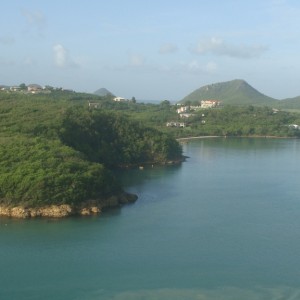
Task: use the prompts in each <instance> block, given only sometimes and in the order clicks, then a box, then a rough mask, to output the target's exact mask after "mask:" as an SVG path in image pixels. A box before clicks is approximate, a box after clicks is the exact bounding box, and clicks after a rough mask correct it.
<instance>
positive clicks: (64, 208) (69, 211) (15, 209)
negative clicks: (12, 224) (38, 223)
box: [0, 192, 138, 219]
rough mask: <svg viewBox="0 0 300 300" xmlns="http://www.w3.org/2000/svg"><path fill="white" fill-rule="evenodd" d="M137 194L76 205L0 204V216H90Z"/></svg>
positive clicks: (120, 195)
mask: <svg viewBox="0 0 300 300" xmlns="http://www.w3.org/2000/svg"><path fill="white" fill-rule="evenodd" d="M137 198H138V197H137V195H135V194H130V193H125V192H124V193H121V194H118V195H114V196H110V197H108V198H106V199H100V200H89V201H84V202H82V203H80V204H78V205H71V204H60V205H46V206H41V207H28V206H22V205H18V206H10V205H0V217H1V216H4V217H10V218H19V219H28V218H38V217H45V218H65V217H69V216H78V215H79V216H80V215H81V216H90V215H97V214H100V213H101V212H103V210H104V209H107V208H113V207H118V206H121V205H124V204H129V203H134V202H135V201H136V200H137Z"/></svg>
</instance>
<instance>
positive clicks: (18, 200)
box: [0, 93, 181, 206]
mask: <svg viewBox="0 0 300 300" xmlns="http://www.w3.org/2000/svg"><path fill="white" fill-rule="evenodd" d="M90 99H92V100H95V99H98V100H99V99H101V100H102V101H105V99H102V98H99V97H98V98H91V97H90V96H88V95H84V94H83V95H80V94H74V93H60V94H54V95H20V94H15V93H11V94H4V93H0V202H1V204H2V205H4V204H5V205H12V206H14V205H17V204H18V205H19V204H22V205H24V206H43V205H48V204H71V205H76V204H78V203H80V202H83V201H87V200H90V199H98V200H99V201H101V200H103V199H105V198H107V197H109V196H112V195H116V194H119V193H122V187H121V186H120V184H119V183H118V182H117V181H116V179H115V177H114V175H113V172H112V169H113V168H114V167H120V166H131V165H135V164H144V163H166V162H168V161H170V160H172V161H175V160H180V159H181V148H180V146H179V144H178V143H177V142H176V141H175V140H174V139H173V138H170V136H168V135H166V134H163V133H161V132H159V131H157V130H155V129H151V128H147V127H145V126H143V125H141V123H139V122H137V121H133V120H130V118H129V117H127V116H125V115H123V114H121V113H115V112H112V111H104V110H94V109H90V108H89V106H88V100H90Z"/></svg>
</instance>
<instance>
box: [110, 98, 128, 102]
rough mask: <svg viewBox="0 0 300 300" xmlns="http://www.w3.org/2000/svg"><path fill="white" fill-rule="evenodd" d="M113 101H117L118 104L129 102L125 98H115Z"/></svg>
mask: <svg viewBox="0 0 300 300" xmlns="http://www.w3.org/2000/svg"><path fill="white" fill-rule="evenodd" d="M113 100H114V101H116V102H125V101H127V100H126V99H125V98H123V97H115V98H113Z"/></svg>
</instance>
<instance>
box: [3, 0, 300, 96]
mask: <svg viewBox="0 0 300 300" xmlns="http://www.w3.org/2000/svg"><path fill="white" fill-rule="evenodd" d="M2 2H3V3H1V17H0V28H1V30H0V84H3V85H19V84H21V83H25V84H32V83H36V84H40V85H42V86H44V85H50V86H54V87H63V88H65V89H73V90H75V91H77V92H88V93H92V92H94V91H96V90H97V89H99V88H106V89H108V90H109V91H111V92H112V93H114V94H115V95H117V96H121V97H125V98H129V99H130V98H132V97H135V98H136V99H141V100H170V101H178V100H181V99H182V98H184V97H185V96H186V95H188V94H189V93H191V92H192V91H194V90H195V89H198V88H200V87H201V86H204V85H207V84H211V83H216V82H224V81H229V80H233V79H243V80H246V81H247V82H248V83H249V84H250V85H252V86H253V87H254V88H256V89H257V90H258V91H260V92H262V93H264V94H266V95H268V96H270V97H274V98H276V99H284V98H290V97H296V96H299V95H300V2H299V1H298V0H252V1H246V0H226V1H224V0H209V1H207V0H183V1H181V0H172V1H171V0H151V1H150V0H149V1H148V0H144V1H141V0H109V1H107V0H85V1H83V0H43V1H41V0H9V1H2Z"/></svg>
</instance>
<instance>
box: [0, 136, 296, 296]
mask: <svg viewBox="0 0 300 300" xmlns="http://www.w3.org/2000/svg"><path fill="white" fill-rule="evenodd" d="M183 150H184V155H186V156H187V159H186V161H185V162H183V163H182V164H180V165H168V166H153V167H151V166H150V167H149V168H144V169H142V170H140V169H132V170H128V171H126V172H120V173H118V174H117V176H118V177H119V178H120V180H122V182H123V184H124V187H125V189H126V190H127V191H129V192H132V193H136V194H137V195H138V196H139V199H138V201H137V202H136V203H134V204H130V205H125V206H123V207H118V208H115V209H110V210H107V211H105V212H104V213H102V214H101V215H98V216H94V217H71V218H67V219H26V220H23V219H22V220H16V219H8V218H0V299H3V300H41V299H43V300H50V299H51V300H52V299H53V300H54V299H55V300H71V299H72V300H73V299H74V300H166V299H167V300H168V299H170V300H171V299H172V300H179V299H180V300H292V299H293V300H295V299H300V184H299V174H300V140H298V139H271V138H251V139H248V138H207V139H197V140H190V141H184V143H183Z"/></svg>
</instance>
